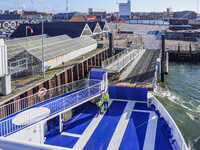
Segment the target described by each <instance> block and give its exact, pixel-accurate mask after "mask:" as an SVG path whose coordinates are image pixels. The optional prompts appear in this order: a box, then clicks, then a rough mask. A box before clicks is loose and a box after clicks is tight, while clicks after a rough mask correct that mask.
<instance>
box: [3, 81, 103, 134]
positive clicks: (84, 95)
mask: <svg viewBox="0 0 200 150" xmlns="http://www.w3.org/2000/svg"><path fill="white" fill-rule="evenodd" d="M85 81H87V85H86V86H85V88H83V89H81V90H79V91H77V92H75V93H71V94H69V95H66V96H64V97H62V98H59V99H57V100H55V101H52V102H49V103H46V104H44V105H40V106H39V107H38V106H35V107H34V108H45V109H48V110H49V113H47V114H46V115H44V112H41V114H40V113H39V114H40V115H39V116H36V117H32V114H38V109H31V110H32V111H28V112H27V114H25V115H23V116H21V118H20V120H19V122H20V124H17V125H16V123H15V124H14V123H13V119H14V117H12V118H9V119H6V120H3V121H2V122H0V136H8V135H10V134H12V133H14V132H16V131H19V130H21V129H23V128H26V127H28V126H30V125H32V124H34V123H36V122H38V121H41V120H43V119H45V118H48V117H50V116H52V115H55V114H57V113H59V112H62V111H64V110H66V109H68V108H71V107H72V106H75V105H77V104H79V103H81V102H83V101H86V100H89V99H90V98H92V97H95V96H97V95H99V94H100V93H101V91H102V90H104V89H103V88H102V87H103V86H102V84H104V82H103V81H102V82H101V81H99V80H85ZM79 89H80V88H79Z"/></svg>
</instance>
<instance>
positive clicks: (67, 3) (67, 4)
mask: <svg viewBox="0 0 200 150" xmlns="http://www.w3.org/2000/svg"><path fill="white" fill-rule="evenodd" d="M66 22H68V0H66Z"/></svg>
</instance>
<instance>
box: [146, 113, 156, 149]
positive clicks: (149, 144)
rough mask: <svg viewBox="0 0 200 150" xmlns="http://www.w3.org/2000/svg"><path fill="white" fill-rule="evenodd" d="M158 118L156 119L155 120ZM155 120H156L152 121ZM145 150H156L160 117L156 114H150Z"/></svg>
mask: <svg viewBox="0 0 200 150" xmlns="http://www.w3.org/2000/svg"><path fill="white" fill-rule="evenodd" d="M154 116H156V118H154ZM152 118H154V119H152ZM149 119H150V120H149V121H148V125H147V131H146V135H145V140H144V146H143V150H154V147H155V141H156V129H157V122H158V117H157V115H156V113H155V112H150V115H149Z"/></svg>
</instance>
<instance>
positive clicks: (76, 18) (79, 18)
mask: <svg viewBox="0 0 200 150" xmlns="http://www.w3.org/2000/svg"><path fill="white" fill-rule="evenodd" d="M85 21H87V18H86V17H85V16H84V15H74V16H73V17H72V18H71V19H70V20H69V22H85Z"/></svg>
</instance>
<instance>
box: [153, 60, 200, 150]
mask: <svg viewBox="0 0 200 150" xmlns="http://www.w3.org/2000/svg"><path fill="white" fill-rule="evenodd" d="M155 95H156V97H157V98H158V99H159V100H160V102H161V103H162V104H163V105H164V107H165V108H166V109H167V110H168V112H169V113H170V114H171V116H172V117H173V119H174V120H175V122H176V123H177V125H178V127H179V129H180V130H181V132H182V134H183V136H184V138H185V141H186V143H187V144H188V146H189V147H190V148H191V149H194V150H200V63H183V62H180V63H178V62H176V63H170V66H169V75H167V76H165V83H164V84H163V83H159V84H158V86H157V88H156V89H155Z"/></svg>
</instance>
